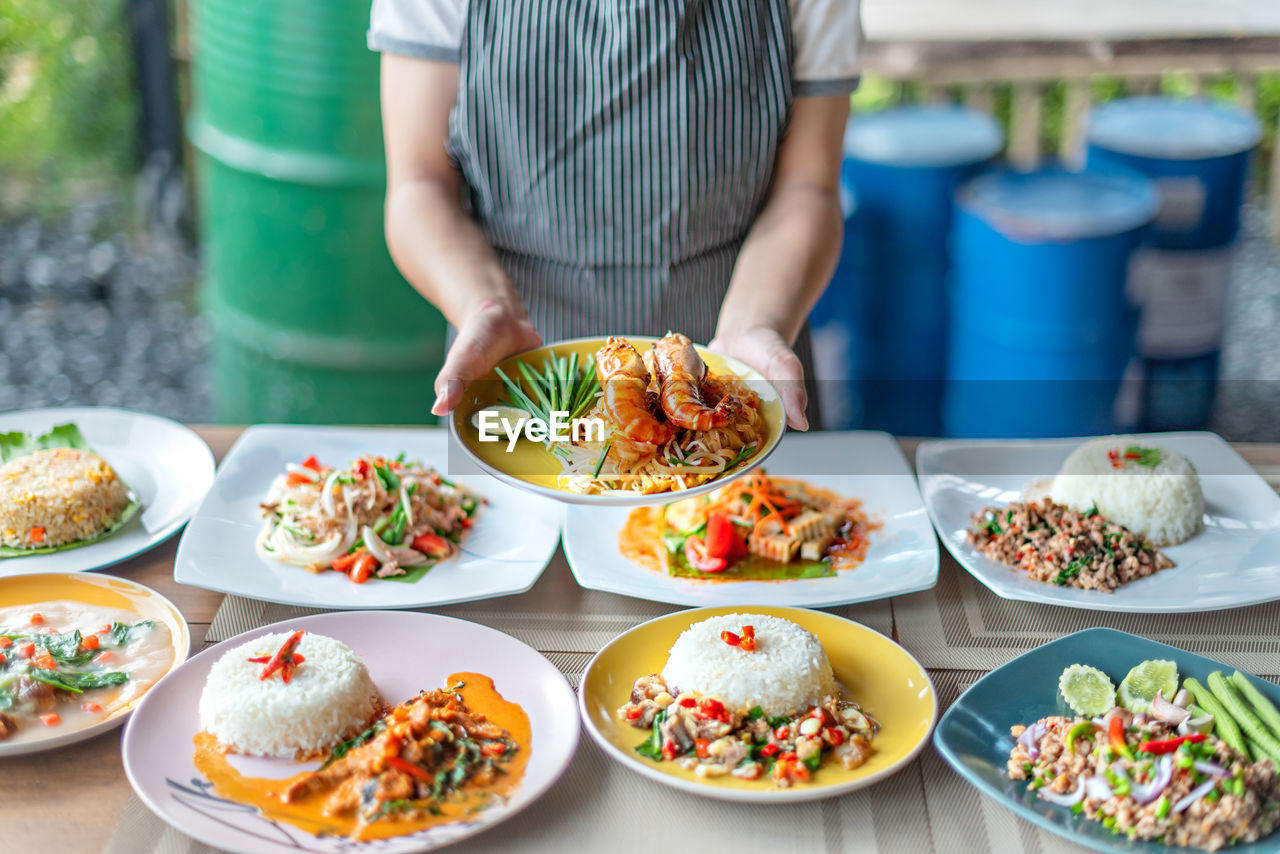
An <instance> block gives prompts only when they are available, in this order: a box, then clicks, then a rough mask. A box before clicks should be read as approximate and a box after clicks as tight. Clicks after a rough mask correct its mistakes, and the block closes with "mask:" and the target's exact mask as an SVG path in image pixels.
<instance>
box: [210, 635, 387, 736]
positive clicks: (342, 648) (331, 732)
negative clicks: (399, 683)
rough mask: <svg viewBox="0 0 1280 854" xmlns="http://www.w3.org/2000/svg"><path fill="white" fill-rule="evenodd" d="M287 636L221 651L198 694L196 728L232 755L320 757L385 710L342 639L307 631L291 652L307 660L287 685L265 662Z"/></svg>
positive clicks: (366, 676)
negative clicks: (265, 671) (267, 672)
mask: <svg viewBox="0 0 1280 854" xmlns="http://www.w3.org/2000/svg"><path fill="white" fill-rule="evenodd" d="M291 634H293V633H292V632H282V633H280V634H271V635H263V636H262V637H260V638H256V639H254V640H251V641H249V642H248V643H244V644H241V645H240V646H237V647H235V648H234V649H232V650H230V651H228V652H226V653H224V654H223V656H222V657H221V658H219V659H218V660H217V662H215V663H214V665H213V667H212V668H211V669H210V670H209V677H208V679H206V680H205V683H204V692H203V693H202V694H201V695H200V726H201V727H202V728H203V729H204V730H205V731H207V732H209V733H211V734H212V735H213V736H214V737H216V738H217V739H218V742H219V743H220V744H221V745H222V747H224V748H226V749H227V750H228V751H230V752H233V753H241V754H245V755H248V756H270V757H276V758H282V759H283V758H307V757H319V756H323V755H325V754H327V753H329V751H331V750H332V749H333V748H334V747H336V746H337V745H338V744H339V743H340V742H342V741H345V740H347V739H348V738H351V737H352V736H354V735H358V734H359V733H361V732H363V731H364V730H365V729H367V728H368V726H369V725H370V724H371V723H372V722H373V720H374V718H376V717H377V716H378V715H379V714H380V713H381V711H382V700H381V699H380V698H379V696H378V689H377V688H376V687H375V686H374V684H373V680H372V679H370V678H369V671H368V670H367V669H366V668H365V666H364V662H363V661H361V660H360V658H359V657H358V656H357V655H356V654H355V653H354V652H352V650H351V648H350V647H349V646H347V645H346V644H344V643H342V642H341V641H337V640H334V639H333V638H329V637H325V636H324V635H317V634H312V633H311V632H307V633H306V634H304V635H303V636H302V639H301V640H300V641H299V642H298V646H297V649H296V650H295V652H297V653H299V654H300V655H302V656H303V658H305V659H306V660H305V661H303V662H302V663H301V664H299V665H298V666H297V668H296V669H295V670H294V671H293V675H292V676H291V678H290V680H289V682H288V684H285V681H284V680H283V679H282V678H280V672H279V671H276V673H274V674H273V675H272V676H271V677H270V678H269V679H259V678H258V676H259V675H260V674H261V673H262V668H263V665H262V664H255V663H253V662H250V661H248V659H249V658H256V657H259V656H263V655H266V656H270V655H273V654H274V653H275V652H276V650H278V649H280V646H281V644H283V643H284V642H285V641H286V640H288V639H289V636H290V635H291Z"/></svg>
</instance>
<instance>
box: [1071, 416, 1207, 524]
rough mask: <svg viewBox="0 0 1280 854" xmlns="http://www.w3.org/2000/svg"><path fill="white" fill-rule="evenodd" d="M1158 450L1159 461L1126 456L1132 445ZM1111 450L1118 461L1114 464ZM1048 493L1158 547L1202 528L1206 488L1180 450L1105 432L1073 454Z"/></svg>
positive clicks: (1148, 449)
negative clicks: (1144, 461)
mask: <svg viewBox="0 0 1280 854" xmlns="http://www.w3.org/2000/svg"><path fill="white" fill-rule="evenodd" d="M1133 447H1136V448H1140V449H1143V450H1147V451H1154V452H1156V454H1158V455H1159V456H1158V458H1157V461H1156V463H1155V465H1143V464H1141V463H1140V462H1139V461H1137V460H1133V459H1129V458H1126V457H1125V452H1126V450H1127V449H1129V448H1133ZM1113 452H1115V453H1117V454H1118V456H1117V458H1116V461H1118V462H1119V463H1120V467H1119V468H1117V467H1116V466H1114V465H1113V464H1112V462H1113V457H1112V456H1110V454H1112V453H1113ZM1049 496H1050V497H1051V498H1052V499H1053V500H1054V501H1056V502H1058V503H1059V504H1066V505H1068V506H1070V507H1074V508H1075V509H1077V510H1088V509H1089V508H1090V507H1092V506H1095V505H1096V506H1097V508H1098V512H1099V513H1101V514H1102V515H1103V516H1105V517H1106V518H1108V519H1110V520H1111V521H1113V522H1118V523H1120V524H1121V525H1124V526H1125V527H1126V528H1128V529H1129V530H1131V531H1133V532H1134V533H1136V534H1139V535H1140V536H1143V537H1146V538H1147V539H1148V540H1150V541H1151V543H1152V544H1153V545H1156V546H1171V545H1175V544H1177V543H1180V542H1182V541H1183V540H1186V539H1187V538H1188V537H1190V536H1192V535H1193V534H1195V533H1196V532H1197V531H1199V530H1200V527H1201V524H1202V517H1203V516H1204V492H1203V491H1202V490H1201V488H1200V477H1199V475H1197V474H1196V469H1195V466H1193V465H1191V461H1190V460H1188V459H1187V458H1186V457H1184V456H1182V455H1181V454H1179V453H1177V452H1175V451H1171V450H1169V449H1168V448H1164V447H1160V446H1159V445H1153V444H1151V443H1150V442H1147V441H1144V440H1142V439H1140V438H1138V437H1133V436H1107V437H1105V438H1102V439H1094V440H1092V441H1089V442H1085V443H1084V444H1083V445H1081V446H1080V447H1078V448H1076V449H1075V450H1074V451H1072V452H1071V455H1070V456H1068V457H1067V459H1066V461H1065V462H1063V464H1062V470H1061V471H1060V472H1059V473H1058V476H1057V477H1055V478H1054V479H1053V484H1052V485H1051V486H1050V487H1049Z"/></svg>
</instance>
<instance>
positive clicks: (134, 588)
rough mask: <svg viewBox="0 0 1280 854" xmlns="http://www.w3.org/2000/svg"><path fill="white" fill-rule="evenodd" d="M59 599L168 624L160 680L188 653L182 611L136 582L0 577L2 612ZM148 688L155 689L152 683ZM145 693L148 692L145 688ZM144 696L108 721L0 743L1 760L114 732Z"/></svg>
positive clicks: (74, 576)
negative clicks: (169, 655)
mask: <svg viewBox="0 0 1280 854" xmlns="http://www.w3.org/2000/svg"><path fill="white" fill-rule="evenodd" d="M60 601H61V602H65V601H71V602H81V603H84V604H86V605H97V606H98V607H102V608H118V609H120V610H122V611H131V612H133V613H135V614H137V615H138V616H140V617H143V618H146V619H150V620H156V621H158V622H162V623H164V624H165V625H166V626H168V628H169V639H170V642H171V643H172V645H173V663H171V664H170V665H169V669H168V670H166V671H165V672H164V676H162V677H160V678H161V679H163V678H165V677H166V676H168V675H169V674H170V673H172V672H173V671H174V670H175V669H176V668H177V667H178V665H180V664H182V662H184V661H186V660H187V653H189V652H190V651H191V632H190V630H189V629H188V628H187V621H186V620H185V619H184V618H183V616H182V612H180V611H179V610H178V609H177V607H176V606H174V604H173V603H172V602H170V601H169V600H168V599H166V598H164V597H163V596H161V595H160V594H159V593H157V592H155V591H154V590H152V589H151V588H150V587H144V586H143V585H141V584H138V583H137V582H136V581H127V580H126V579H123V578H116V577H114V576H111V575H90V574H88V573H49V572H37V573H29V574H26V575H10V576H8V577H4V578H0V602H2V603H4V606H5V607H6V608H8V607H12V606H15V605H39V604H40V603H42V602H60ZM156 683H157V684H159V680H156ZM151 687H152V688H154V687H155V685H152V686H151ZM147 690H148V691H150V688H149V689H147ZM146 695H147V692H143V693H142V694H140V695H139V696H137V697H135V698H134V700H133V701H132V702H131V703H129V704H127V705H125V706H121V707H120V708H119V709H116V710H115V711H114V712H113V713H112V714H111V715H109V716H108V717H105V718H103V719H102V720H100V721H98V722H97V723H95V724H93V725H92V726H87V727H84V728H83V729H76V730H70V731H68V732H58V730H57V729H56V728H52V729H50V730H49V735H48V737H46V738H40V739H36V740H35V741H21V742H15V743H12V744H11V743H8V742H4V741H0V757H4V756H18V755H21V754H24V753H37V752H39V751H43V750H52V749H53V748H55V747H63V746H64V745H68V744H74V743H76V742H78V741H84V740H86V739H89V738H93V737H94V736H95V735H98V734H99V733H102V732H106V731H107V730H110V729H115V728H116V727H118V726H120V724H122V723H124V720H125V718H127V717H128V716H129V713H130V712H131V711H133V709H134V707H135V706H137V705H138V703H139V702H141V701H142V698H143V697H145V696H146Z"/></svg>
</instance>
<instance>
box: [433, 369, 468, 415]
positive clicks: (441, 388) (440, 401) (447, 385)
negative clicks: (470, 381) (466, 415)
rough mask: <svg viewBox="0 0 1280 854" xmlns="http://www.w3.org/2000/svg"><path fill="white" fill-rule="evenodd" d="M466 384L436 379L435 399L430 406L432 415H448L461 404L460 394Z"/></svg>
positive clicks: (458, 381) (455, 380)
mask: <svg viewBox="0 0 1280 854" xmlns="http://www.w3.org/2000/svg"><path fill="white" fill-rule="evenodd" d="M466 388H467V384H466V383H465V382H463V381H461V380H457V379H443V378H440V377H437V378H436V399H435V402H434V403H432V404H431V414H432V415H441V416H444V415H448V414H449V413H450V412H452V411H453V410H454V407H456V406H457V405H458V404H459V403H461V402H462V393H463V392H464V391H466Z"/></svg>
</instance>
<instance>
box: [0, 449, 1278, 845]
mask: <svg viewBox="0 0 1280 854" xmlns="http://www.w3.org/2000/svg"><path fill="white" fill-rule="evenodd" d="M196 432H197V433H199V434H200V436H201V437H202V438H203V439H204V440H205V441H206V442H208V443H209V447H210V448H212V449H213V454H214V457H215V459H217V460H218V461H219V462H221V460H222V458H223V456H224V455H225V454H226V453H227V450H228V449H229V448H230V447H231V444H232V443H233V442H234V441H235V440H236V437H238V436H239V435H240V432H241V428H238V427H197V428H196ZM901 444H902V446H903V450H904V451H905V452H906V454H907V457H908V459H914V455H915V446H916V444H918V440H912V439H903V440H901ZM1235 447H1236V449H1237V450H1238V451H1239V452H1240V454H1241V455H1242V456H1243V457H1244V458H1245V460H1247V461H1248V462H1249V463H1250V464H1251V465H1253V466H1254V467H1255V468H1258V469H1260V470H1263V471H1267V470H1271V472H1274V471H1275V470H1276V469H1277V468H1280V444H1275V445H1248V444H1243V445H1236V446H1235ZM177 549H178V538H177V537H174V538H172V539H171V540H169V541H168V542H166V543H164V544H162V545H160V546H158V547H156V548H155V549H152V550H151V551H149V552H146V553H145V554H142V555H139V556H138V557H135V558H133V559H131V560H128V561H125V562H124V563H121V564H117V565H116V566H113V567H111V568H110V569H108V570H104V572H107V573H109V574H111V575H118V576H121V577H123V578H129V579H131V580H133V581H137V582H139V583H141V584H145V585H147V586H148V587H150V588H152V589H153V590H156V591H157V592H159V593H161V594H162V595H164V596H166V597H167V598H168V599H169V600H170V601H172V602H173V603H174V604H175V605H177V607H178V608H179V610H181V611H182V613H183V616H185V617H186V619H187V622H188V623H190V625H191V642H192V647H193V651H195V652H198V651H199V650H200V647H201V643H202V641H203V639H204V636H205V633H206V631H207V630H208V628H209V624H210V623H211V622H212V621H213V616H214V614H215V613H217V610H218V606H219V605H220V604H221V603H222V599H223V594H221V593H216V592H214V591H212V590H202V589H200V588H197V587H188V586H185V585H182V584H178V583H177V582H175V581H174V580H173V562H174V556H175V554H176V552H177ZM942 560H943V561H944V562H947V561H952V558H951V556H950V555H949V554H948V553H947V552H946V550H945V549H944V550H942ZM120 735H121V730H119V729H117V730H114V731H112V732H107V733H103V734H102V735H100V736H98V737H96V738H94V739H91V740H89V741H85V742H81V743H79V744H74V745H70V746H68V747H64V748H61V749H59V750H53V751H47V752H44V753H36V754H32V755H29V756H18V757H14V758H11V759H6V760H3V761H2V764H0V767H2V768H3V771H4V778H5V781H4V795H3V797H0V827H2V828H4V834H3V836H4V839H3V842H0V850H5V851H24V852H25V851H33V852H34V851H45V852H50V851H58V852H61V854H99V852H101V851H102V848H103V846H104V845H105V844H106V841H107V840H108V839H109V838H110V836H111V833H112V831H113V830H114V829H115V827H116V825H117V824H118V823H119V820H120V815H121V812H122V811H123V809H124V806H125V804H126V803H127V802H128V800H129V794H130V788H129V782H128V780H126V779H125V775H124V768H123V765H122V763H121V759H120ZM51 828H56V829H57V830H56V834H54V835H52V836H51V834H50V829H51ZM54 840H56V841H54Z"/></svg>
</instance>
